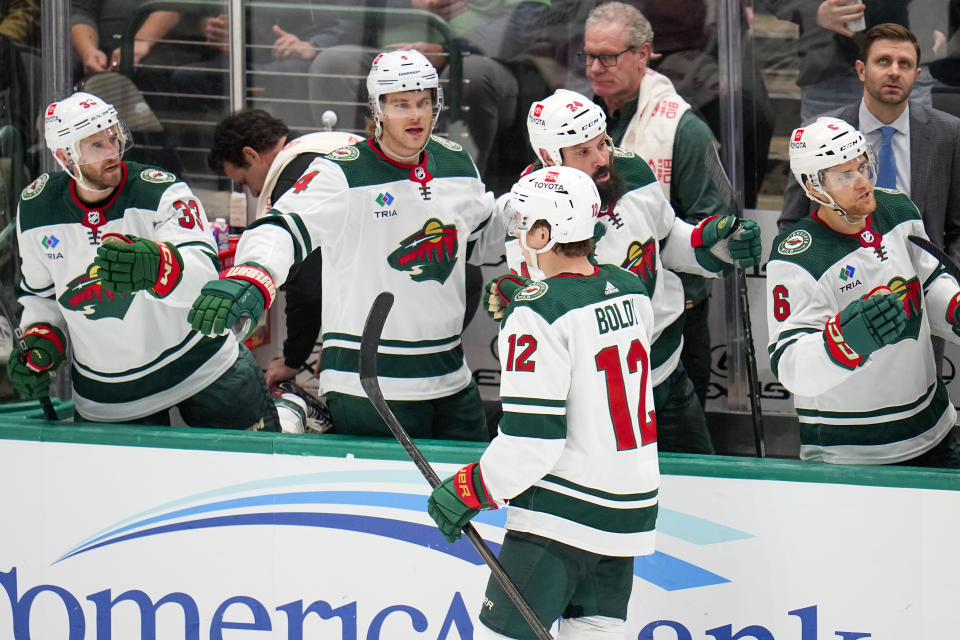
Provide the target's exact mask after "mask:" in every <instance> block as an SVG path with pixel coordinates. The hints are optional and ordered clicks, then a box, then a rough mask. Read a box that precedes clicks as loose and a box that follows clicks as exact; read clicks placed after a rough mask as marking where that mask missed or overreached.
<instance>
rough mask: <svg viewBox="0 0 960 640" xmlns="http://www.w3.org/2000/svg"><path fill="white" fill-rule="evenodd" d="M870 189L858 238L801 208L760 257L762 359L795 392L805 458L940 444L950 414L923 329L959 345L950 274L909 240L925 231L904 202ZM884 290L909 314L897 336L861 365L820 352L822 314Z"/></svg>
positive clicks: (875, 454) (895, 455) (900, 455)
mask: <svg viewBox="0 0 960 640" xmlns="http://www.w3.org/2000/svg"><path fill="white" fill-rule="evenodd" d="M874 195H875V196H876V201H877V209H876V211H874V213H873V214H872V215H871V216H870V217H869V218H868V224H867V228H866V229H864V230H863V231H862V232H860V233H859V234H854V235H844V234H840V233H837V232H835V231H833V230H831V229H830V228H829V227H827V225H826V224H824V223H823V222H821V221H820V220H819V219H818V218H817V217H816V215H813V216H809V217H807V218H804V219H803V220H800V221H799V222H798V223H797V224H796V225H795V226H793V227H792V228H791V229H790V230H788V231H786V232H784V233H782V234H780V235H779V236H778V237H777V238H776V240H775V241H774V244H773V249H772V252H771V255H770V261H769V262H768V263H767V326H768V329H769V335H770V344H769V346H768V351H769V354H770V364H771V368H772V371H773V373H774V375H776V376H777V378H778V379H779V380H780V382H781V383H782V384H783V386H785V387H786V388H787V389H789V390H790V391H791V392H793V394H794V402H795V405H796V409H797V414H798V416H799V418H800V445H801V446H800V457H801V458H802V459H803V460H822V461H824V462H834V463H840V464H884V463H892V462H899V461H902V460H907V459H910V458H913V457H916V456H917V455H919V454H921V453H923V452H925V451H927V450H928V449H930V448H932V447H933V446H934V445H936V444H937V443H938V442H940V440H941V439H942V438H943V437H944V436H945V434H946V433H947V432H948V431H949V430H950V428H951V427H952V426H953V424H954V422H955V420H956V413H955V411H954V408H953V405H952V404H951V402H950V398H949V397H948V395H947V391H946V389H945V388H944V386H943V383H942V382H941V381H940V379H939V378H938V376H937V374H936V370H935V365H934V359H933V349H932V347H931V344H930V333H931V328H932V330H933V332H934V333H935V334H937V335H940V336H943V337H945V338H948V339H951V340H954V341H956V336H955V335H954V334H953V332H952V331H951V328H950V324H949V323H948V322H947V319H946V313H947V308H948V305H949V303H950V300H951V298H952V297H953V296H954V294H956V293H957V287H958V286H957V282H956V281H955V280H954V279H953V278H952V277H950V276H949V275H947V274H946V273H944V272H943V271H942V267H941V266H940V264H939V263H938V262H937V261H936V260H935V259H934V258H933V257H932V256H930V255H929V254H928V253H926V252H925V251H923V250H921V249H920V248H919V247H916V246H915V245H914V244H913V243H911V242H909V241H908V240H907V236H908V235H911V234H912V235H918V236H923V237H926V233H925V232H924V230H923V223H922V221H921V219H920V213H919V212H918V211H917V208H916V206H915V205H914V204H913V203H912V202H911V201H910V199H909V198H908V197H907V196H906V195H904V194H902V193H900V192H899V191H887V190H883V189H875V190H874ZM889 291H893V292H894V293H897V294H899V296H900V299H901V300H902V301H903V304H904V307H905V309H906V312H907V327H906V330H905V331H904V333H903V336H902V337H901V338H900V339H899V340H898V341H897V342H895V343H894V344H891V345H887V346H884V347H882V348H880V349H878V350H877V351H874V352H873V353H872V354H870V355H869V356H867V357H865V358H863V361H862V362H858V361H857V359H856V358H851V357H850V356H849V354H848V355H844V354H843V353H840V352H832V351H831V350H829V349H828V347H827V342H826V340H825V337H824V331H825V327H826V324H827V322H828V321H829V320H831V319H833V318H835V317H836V316H837V315H838V314H839V313H840V312H841V311H842V310H843V309H844V308H845V307H846V306H847V305H848V304H850V303H851V302H854V301H855V300H859V299H862V298H866V297H869V296H870V295H871V294H874V293H876V292H882V293H888V292H889ZM854 355H856V354H854Z"/></svg>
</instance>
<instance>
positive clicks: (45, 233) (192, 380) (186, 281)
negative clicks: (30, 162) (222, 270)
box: [17, 162, 238, 422]
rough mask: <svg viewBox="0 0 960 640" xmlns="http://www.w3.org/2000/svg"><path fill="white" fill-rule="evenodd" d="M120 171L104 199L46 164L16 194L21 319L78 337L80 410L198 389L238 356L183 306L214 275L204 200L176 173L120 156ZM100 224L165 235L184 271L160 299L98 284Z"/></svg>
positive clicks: (150, 404) (168, 400)
mask: <svg viewBox="0 0 960 640" xmlns="http://www.w3.org/2000/svg"><path fill="white" fill-rule="evenodd" d="M121 166H122V170H123V172H124V177H123V182H122V183H121V186H120V188H119V189H117V190H116V192H115V193H114V194H113V195H112V196H111V197H110V199H109V200H108V201H106V202H103V203H98V205H99V206H95V207H89V206H86V205H85V204H84V203H82V202H81V201H80V200H79V198H77V196H76V189H75V183H74V182H73V180H72V179H71V178H70V176H68V175H67V174H65V173H53V174H46V173H45V174H43V175H42V176H40V177H39V178H37V179H36V180H34V182H33V183H32V184H30V185H29V186H28V187H27V188H26V189H24V190H23V193H22V194H21V196H20V205H19V209H18V213H17V233H18V240H19V245H20V258H21V260H22V276H23V278H22V280H21V283H20V292H19V293H20V302H21V303H22V304H23V317H22V319H21V326H22V327H27V326H29V325H31V324H33V323H35V322H45V323H49V324H54V325H56V326H59V327H60V328H62V329H64V330H65V331H66V333H67V335H68V339H69V341H70V344H71V346H72V347H73V357H74V363H73V371H72V379H73V394H74V400H75V406H76V409H77V411H78V412H79V413H80V415H81V416H83V417H84V418H86V419H88V420H95V421H100V422H122V421H124V420H132V419H136V418H141V417H143V416H147V415H150V414H153V413H156V412H158V411H160V410H163V409H166V408H168V407H171V406H173V405H175V404H176V403H178V402H180V401H182V400H185V399H186V398H189V397H190V396H193V395H195V394H196V393H197V392H199V391H201V390H202V389H203V388H204V387H206V386H207V385H209V384H210V383H211V382H213V381H214V380H215V379H216V378H217V377H219V376H220V374H222V373H223V372H224V371H226V370H227V369H228V368H230V366H231V365H232V364H233V362H234V361H235V360H236V359H237V354H238V350H237V343H236V340H234V338H233V336H221V337H217V338H206V337H204V336H202V335H201V334H199V333H197V332H196V331H193V330H191V329H190V325H189V323H188V322H187V312H188V311H189V310H190V307H191V305H192V304H193V301H194V299H196V297H197V296H198V295H199V294H200V288H201V287H202V286H203V285H204V284H205V283H206V282H207V281H209V280H211V279H214V278H216V277H217V266H218V264H219V263H218V261H217V258H216V248H215V245H214V242H213V235H212V234H211V231H210V226H209V224H208V222H207V217H206V214H205V213H204V210H203V206H202V205H201V204H200V200H199V199H197V197H196V196H195V195H194V194H193V193H192V192H191V191H190V188H189V187H188V186H187V185H186V184H185V183H183V182H180V181H179V180H178V179H177V178H176V176H174V175H173V174H171V173H167V172H166V171H162V170H160V169H155V168H152V167H148V166H145V165H141V164H137V163H135V162H127V163H123V164H122V165H121ZM105 233H122V234H132V235H135V236H140V237H142V238H149V239H150V240H154V241H158V242H169V243H171V244H173V245H174V246H176V247H177V249H178V250H179V252H180V256H181V257H182V258H183V263H184V264H183V275H182V278H181V280H180V282H179V283H178V284H177V285H176V287H175V288H174V289H173V291H172V292H171V293H170V294H169V295H168V296H166V297H164V298H162V299H160V298H157V297H155V296H154V295H153V294H152V293H150V292H147V291H138V292H135V293H115V292H112V291H108V290H106V289H104V288H102V287H101V286H100V279H99V277H98V276H97V267H95V266H94V264H93V259H94V258H95V257H96V255H97V247H98V246H100V239H101V238H102V237H103V234H105Z"/></svg>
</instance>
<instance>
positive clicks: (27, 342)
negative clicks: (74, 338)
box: [7, 323, 67, 399]
mask: <svg viewBox="0 0 960 640" xmlns="http://www.w3.org/2000/svg"><path fill="white" fill-rule="evenodd" d="M17 342H18V341H14V347H13V351H12V352H11V353H10V359H9V360H7V375H8V376H9V377H10V382H11V383H12V384H13V388H14V389H16V390H17V393H19V394H20V395H21V396H23V397H25V398H29V399H33V398H40V397H43V396H46V395H49V391H50V372H51V371H53V370H54V369H56V368H57V367H59V366H60V365H62V364H63V363H64V362H66V360H67V356H66V344H67V338H66V336H65V335H64V334H63V332H62V331H60V329H58V328H57V327H54V326H51V325H48V324H41V323H36V324H32V325H30V327H29V328H27V330H26V331H25V332H24V334H23V343H24V346H25V347H26V348H25V349H24V350H23V351H21V350H20V347H18V346H17V344H16V343H17Z"/></svg>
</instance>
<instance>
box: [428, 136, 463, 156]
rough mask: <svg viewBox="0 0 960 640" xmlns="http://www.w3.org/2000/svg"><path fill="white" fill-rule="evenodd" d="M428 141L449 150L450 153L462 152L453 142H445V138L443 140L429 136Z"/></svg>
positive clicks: (439, 137) (461, 148)
mask: <svg viewBox="0 0 960 640" xmlns="http://www.w3.org/2000/svg"><path fill="white" fill-rule="evenodd" d="M430 139H431V140H433V141H434V142H436V143H437V144H439V145H440V146H443V147H446V148H447V149H450V151H456V152H458V153H459V152H460V151H463V147H461V146H460V145H459V144H457V143H456V142H454V141H453V140H447V139H446V138H443V137H441V136H437V135H431V136H430Z"/></svg>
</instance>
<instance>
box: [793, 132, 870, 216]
mask: <svg viewBox="0 0 960 640" xmlns="http://www.w3.org/2000/svg"><path fill="white" fill-rule="evenodd" d="M860 156H866V158H867V162H868V174H867V175H868V179H869V180H870V182H871V184H876V174H877V172H876V161H875V160H874V157H873V151H872V150H871V149H870V145H868V144H867V141H866V139H865V138H864V137H863V134H862V133H860V132H859V131H857V129H856V128H855V127H854V126H853V125H851V124H850V123H848V122H846V121H844V120H840V119H839V118H827V117H823V118H817V120H816V122H813V123H812V124H810V125H808V126H806V127H800V128H799V129H794V131H793V135H792V136H791V138H790V170H791V171H792V172H793V176H794V177H795V178H796V179H797V182H799V183H800V186H801V187H803V190H804V192H805V193H806V194H807V197H809V198H810V199H811V200H813V201H814V202H818V203H820V204H823V205H826V206H828V207H834V208H836V202H835V201H834V200H833V197H831V196H830V194H829V193H828V192H827V189H826V188H825V187H824V185H823V176H824V172H825V171H826V170H827V169H830V168H831V167H835V166H837V165H839V164H843V163H844V162H848V161H850V160H852V159H854V158H858V157H860ZM807 180H809V181H810V187H812V188H813V189H816V193H814V192H813V191H811V188H810V187H808V186H807V184H806V181H807ZM824 197H826V200H824Z"/></svg>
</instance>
